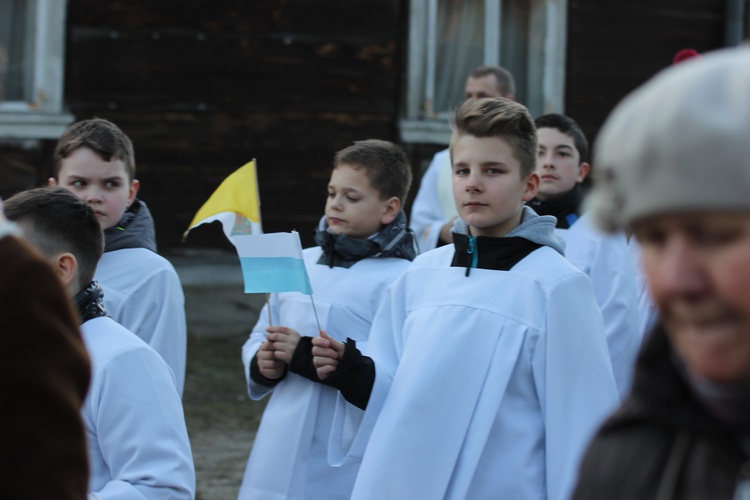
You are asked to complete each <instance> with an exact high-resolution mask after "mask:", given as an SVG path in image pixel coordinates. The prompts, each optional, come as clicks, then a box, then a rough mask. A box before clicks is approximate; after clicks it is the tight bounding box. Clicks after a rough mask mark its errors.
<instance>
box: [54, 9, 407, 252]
mask: <svg viewBox="0 0 750 500" xmlns="http://www.w3.org/2000/svg"><path fill="white" fill-rule="evenodd" d="M403 3H404V2H401V1H399V0H357V1H348V0H253V1H252V2H249V1H246V0H213V1H211V2H207V1H196V0H180V1H177V0H138V1H132V0H127V1H126V0H122V1H108V2H100V1H97V0H69V13H68V14H69V16H68V45H67V47H68V54H67V61H68V67H67V73H66V75H67V80H66V101H67V104H68V106H69V108H70V110H71V112H72V113H74V114H75V115H76V117H77V119H84V118H89V117H93V116H100V117H104V118H107V119H110V120H112V121H114V122H115V123H117V124H118V125H120V126H121V128H123V130H124V131H125V132H126V133H127V134H128V135H129V136H130V137H131V138H132V140H133V142H134V145H135V151H136V162H137V169H138V172H137V177H138V178H139V179H140V180H141V185H142V186H141V197H142V198H143V199H144V200H145V201H146V202H147V203H148V205H149V206H150V207H151V209H152V212H153V213H154V216H155V219H156V224H157V237H158V242H159V246H160V250H165V249H170V248H175V247H177V248H179V247H180V236H181V234H182V232H183V231H184V230H185V229H186V227H187V225H188V224H189V222H190V220H191V219H192V217H193V215H194V214H195V212H196V211H197V209H198V208H199V207H200V205H201V204H202V203H203V202H204V201H205V200H206V199H207V198H208V196H209V195H210V194H211V192H213V190H214V189H215V188H216V187H217V186H218V184H219V183H220V182H221V180H222V179H224V177H226V176H227V175H228V174H229V173H231V172H232V171H233V170H234V169H236V168H238V167H240V166H241V165H243V164H244V163H245V162H247V161H248V160H250V159H251V158H256V159H257V161H258V170H259V173H258V176H259V184H260V194H261V200H262V217H263V225H264V230H265V231H267V232H272V231H288V230H291V229H297V230H298V231H300V234H301V236H302V239H303V245H309V244H312V230H313V229H314V227H315V225H316V224H317V221H318V220H319V218H320V217H321V215H322V214H323V208H324V203H325V188H326V183H327V180H328V176H329V173H330V166H331V159H332V157H333V154H334V153H335V151H337V150H338V149H341V148H342V147H345V146H348V145H349V144H351V143H352V142H353V141H355V140H360V139H366V138H370V137H373V138H381V139H387V140H397V130H396V118H397V116H398V103H399V96H400V88H401V81H400V78H401V77H400V75H401V73H402V72H401V71H400V69H401V65H402V64H403V61H402V58H401V52H400V47H399V45H398V42H399V40H400V39H401V36H402V35H401V32H402V27H403V26H404V24H403V12H402V9H403V7H402V4H403ZM222 240H223V235H222V234H221V232H220V230H219V229H218V227H209V228H207V229H204V228H203V227H201V228H200V229H196V230H194V231H193V232H192V233H191V235H190V237H189V238H188V242H187V245H188V246H191V245H197V246H202V245H206V246H212V245H219V246H221V245H224V244H225V243H224V242H223V241H222Z"/></svg>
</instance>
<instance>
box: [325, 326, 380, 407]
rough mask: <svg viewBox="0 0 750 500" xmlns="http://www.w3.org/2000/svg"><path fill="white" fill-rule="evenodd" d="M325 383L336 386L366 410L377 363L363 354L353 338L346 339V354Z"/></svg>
mask: <svg viewBox="0 0 750 500" xmlns="http://www.w3.org/2000/svg"><path fill="white" fill-rule="evenodd" d="M322 383H323V384H325V385H329V386H331V387H335V388H336V389H338V390H339V391H340V392H341V395H342V396H344V399H346V400H347V401H348V402H350V403H351V404H353V405H354V406H356V407H357V408H359V409H361V410H364V409H366V408H367V402H368V401H369V400H370V393H371V392H372V386H373V384H374V383H375V363H373V361H372V358H369V357H367V356H363V355H362V353H361V352H360V351H359V349H357V344H356V342H354V341H353V340H352V339H346V348H344V356H343V358H341V362H340V363H339V365H338V366H337V367H336V371H335V372H333V373H332V374H331V375H330V376H329V377H328V378H326V379H325V380H323V381H322Z"/></svg>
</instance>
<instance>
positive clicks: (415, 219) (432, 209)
mask: <svg viewBox="0 0 750 500" xmlns="http://www.w3.org/2000/svg"><path fill="white" fill-rule="evenodd" d="M515 95H516V82H515V79H514V78H513V75H512V74H511V72H510V71H508V70H507V69H505V68H503V67H502V66H479V67H477V68H476V69H475V70H474V71H473V72H472V73H471V74H470V75H469V77H468V78H467V79H466V86H465V87H464V98H465V99H467V100H468V99H480V98H482V97H505V98H506V99H511V100H514V99H515ZM451 178H452V169H451V161H450V151H449V150H448V149H444V150H443V151H439V152H437V153H435V156H434V157H433V159H432V162H431V163H430V166H429V168H428V169H427V170H426V171H425V173H424V175H423V176H422V181H421V182H420V184H419V191H418V192H417V196H416V198H415V199H414V204H413V205H412V209H411V218H410V220H409V222H410V225H411V227H412V229H414V232H415V233H416V234H417V238H418V243H419V251H420V252H427V251H428V250H432V249H433V248H436V247H439V246H442V245H445V244H446V243H450V242H451V241H452V236H451V229H452V228H453V223H454V222H455V220H456V216H457V213H456V203H455V202H454V201H453V192H452V191H453V190H452V187H451V185H452V180H451Z"/></svg>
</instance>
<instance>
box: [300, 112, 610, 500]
mask: <svg viewBox="0 0 750 500" xmlns="http://www.w3.org/2000/svg"><path fill="white" fill-rule="evenodd" d="M536 153H537V144H536V130H535V128H534V123H533V121H532V119H531V117H530V116H529V114H528V111H527V110H526V108H524V107H523V106H521V105H520V104H517V103H514V102H512V101H509V100H507V99H502V98H499V99H479V100H472V101H467V102H465V103H464V104H463V105H462V106H461V107H460V108H459V109H458V111H457V113H456V118H455V128H454V133H453V138H452V140H451V157H452V163H453V192H454V196H455V200H456V207H457V209H458V212H459V219H458V220H457V222H456V225H455V228H454V231H453V233H454V234H453V237H454V238H453V239H454V244H453V245H446V246H443V247H440V248H438V249H435V250H433V251H431V252H427V253H424V254H421V255H420V256H419V257H417V258H416V259H415V260H414V262H413V263H412V265H411V266H410V267H409V268H408V269H407V271H406V272H404V273H403V274H402V275H401V276H400V277H399V278H398V279H397V280H396V281H395V282H394V283H393V285H391V286H390V287H389V288H388V290H387V292H386V294H385V297H384V298H383V303H382V306H381V307H380V309H379V310H378V313H377V315H376V316H375V319H374V321H373V325H372V329H371V331H370V338H369V342H368V345H367V353H368V355H369V357H363V356H361V355H360V354H359V353H358V351H357V350H356V348H355V346H354V345H353V343H352V342H348V343H347V344H346V345H344V344H343V343H341V342H339V341H337V340H334V339H332V338H330V337H329V336H327V335H326V334H321V336H320V337H316V338H315V339H313V341H312V342H313V345H314V347H313V355H314V358H313V362H314V365H315V366H316V368H317V370H318V375H319V377H320V378H321V379H323V380H324V382H326V383H330V384H332V385H334V386H336V387H339V388H340V389H341V392H342V395H343V396H344V397H345V398H346V399H347V400H348V401H351V402H353V405H348V406H347V405H346V403H343V402H342V401H341V400H339V405H338V406H337V411H336V413H335V418H334V422H333V429H334V431H335V432H334V434H332V436H331V443H332V448H331V450H330V451H329V458H330V459H331V461H332V462H334V463H347V461H349V460H356V459H358V458H359V457H361V460H362V465H361V467H360V471H359V475H358V476H357V481H356V484H355V486H354V490H353V493H352V498H353V499H362V498H373V499H375V498H377V499H381V498H449V499H464V498H527V499H528V498H539V499H543V498H551V499H561V498H566V496H567V495H568V494H569V492H570V489H571V486H572V483H573V480H574V478H575V471H576V467H577V464H578V460H579V457H580V454H581V451H582V449H583V447H584V445H585V443H586V441H587V439H588V438H589V437H590V435H591V434H592V433H593V431H594V429H595V427H596V425H597V424H598V423H599V422H600V421H601V420H602V419H603V417H604V416H605V414H606V412H607V411H608V410H610V409H611V408H612V407H613V406H614V405H615V404H616V402H617V389H616V387H615V383H614V379H613V376H612V371H611V365H610V362H609V357H608V354H607V347H606V343H605V340H604V335H603V333H602V323H601V315H600V313H599V311H598V308H597V307H596V302H595V300H594V296H593V292H592V290H591V283H590V281H589V279H588V278H587V277H586V276H585V275H584V274H583V273H581V272H580V271H579V270H577V269H576V268H575V267H574V266H572V265H571V264H570V263H569V262H568V261H567V260H565V258H564V257H563V256H562V244H561V243H560V241H559V240H558V238H556V237H555V235H554V232H553V230H554V218H552V217H543V216H538V215H536V214H535V213H534V211H533V210H531V209H530V208H528V207H525V203H524V202H525V201H528V200H530V199H531V198H533V197H534V195H535V194H536V191H537V187H538V184H539V176H538V174H537V173H536V172H535V171H534V167H535V161H536ZM373 364H374V368H373V369H370V370H366V369H363V368H362V367H363V366H364V367H366V366H368V365H373ZM355 405H356V406H358V408H355ZM363 410H364V411H363ZM334 445H335V448H334V447H333V446H334Z"/></svg>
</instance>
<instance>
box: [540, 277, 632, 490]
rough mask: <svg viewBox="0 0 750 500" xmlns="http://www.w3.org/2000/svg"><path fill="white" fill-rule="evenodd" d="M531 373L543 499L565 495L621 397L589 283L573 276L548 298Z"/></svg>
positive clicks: (585, 279)
mask: <svg viewBox="0 0 750 500" xmlns="http://www.w3.org/2000/svg"><path fill="white" fill-rule="evenodd" d="M532 363H533V371H534V379H535V384H536V386H537V391H538V393H539V397H540V403H541V406H542V413H543V418H544V422H545V429H546V438H545V440H546V442H545V448H546V457H547V464H546V470H547V480H546V484H547V497H548V498H549V499H559V500H562V499H566V498H568V497H569V494H570V493H571V492H572V488H573V486H574V484H575V480H576V477H577V471H578V465H579V462H580V460H581V458H582V455H583V452H584V450H585V447H586V445H587V443H588V442H589V440H590V438H591V437H592V436H593V434H594V432H595V431H596V429H597V428H598V426H599V425H600V424H601V423H602V421H603V420H604V418H605V417H606V416H607V415H608V414H609V412H611V411H612V410H614V409H615V407H616V405H617V404H618V401H619V398H618V393H617V387H616V384H615V380H614V376H613V373H612V366H611V362H610V359H609V353H608V349H607V345H606V341H605V338H604V335H603V324H602V318H601V314H600V312H599V308H598V307H597V306H596V302H595V299H594V295H593V291H592V288H591V283H590V281H589V280H588V278H586V277H585V276H583V275H577V276H573V277H570V278H567V279H566V280H564V281H562V282H560V283H558V284H557V285H556V286H555V288H554V289H553V290H551V291H550V293H549V296H548V307H547V331H546V335H545V337H544V342H540V345H539V346H538V347H537V350H536V351H535V353H534V359H533V360H532Z"/></svg>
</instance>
